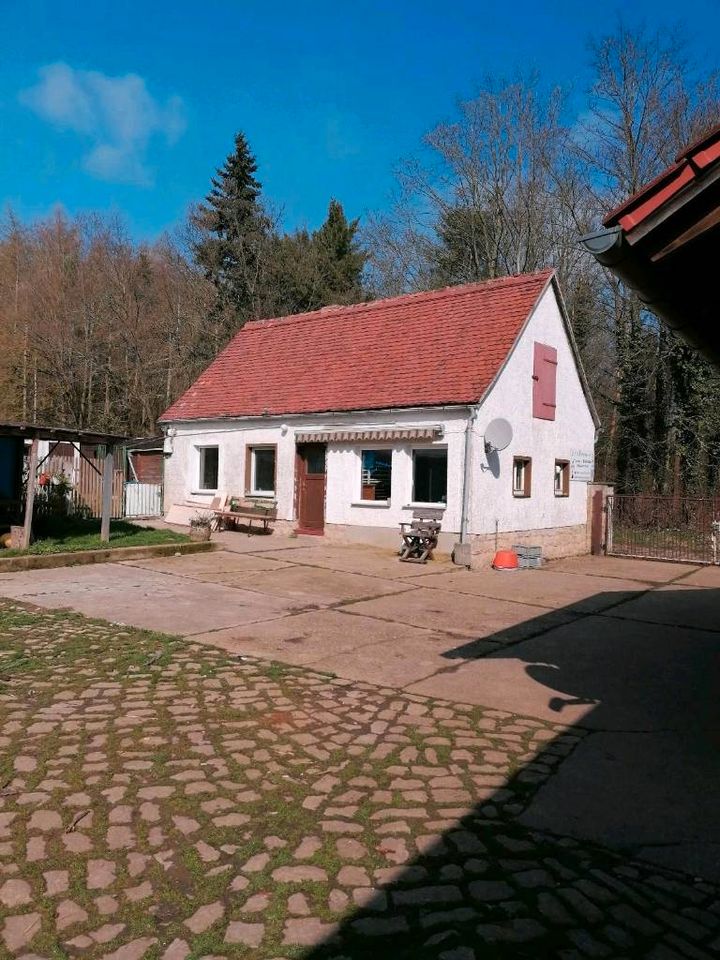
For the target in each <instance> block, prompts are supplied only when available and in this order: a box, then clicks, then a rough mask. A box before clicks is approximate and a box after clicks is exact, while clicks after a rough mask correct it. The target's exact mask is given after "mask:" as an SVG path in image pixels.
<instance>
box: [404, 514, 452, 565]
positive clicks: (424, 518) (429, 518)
mask: <svg viewBox="0 0 720 960" xmlns="http://www.w3.org/2000/svg"><path fill="white" fill-rule="evenodd" d="M444 512H445V511H444V510H442V509H440V508H438V507H418V508H417V509H416V510H415V511H413V515H412V520H410V521H403V522H402V523H401V524H400V536H401V537H402V546H401V547H400V560H402V561H403V563H427V561H428V559H429V558H431V557H432V553H433V550H434V549H435V547H437V544H438V537H439V536H440V527H441V521H442V517H443V513H444Z"/></svg>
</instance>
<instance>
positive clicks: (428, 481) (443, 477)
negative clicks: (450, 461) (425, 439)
mask: <svg viewBox="0 0 720 960" xmlns="http://www.w3.org/2000/svg"><path fill="white" fill-rule="evenodd" d="M446 500H447V450H413V502H414V503H445V502H446Z"/></svg>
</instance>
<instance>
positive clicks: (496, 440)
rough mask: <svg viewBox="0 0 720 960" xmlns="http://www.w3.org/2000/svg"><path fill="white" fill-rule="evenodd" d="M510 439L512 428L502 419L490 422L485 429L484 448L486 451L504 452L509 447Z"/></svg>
mask: <svg viewBox="0 0 720 960" xmlns="http://www.w3.org/2000/svg"><path fill="white" fill-rule="evenodd" d="M512 438H513V432H512V427H511V426H510V424H509V423H508V422H507V420H503V418H502V417H498V418H497V419H496V420H491V421H490V423H489V424H488V425H487V427H485V446H486V447H487V449H488V450H495V451H497V450H504V449H505V447H508V446H509V445H510V443H511V442H512Z"/></svg>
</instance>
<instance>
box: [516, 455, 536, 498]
mask: <svg viewBox="0 0 720 960" xmlns="http://www.w3.org/2000/svg"><path fill="white" fill-rule="evenodd" d="M531 480H532V460H531V459H530V457H513V496H514V497H529V496H530V483H531Z"/></svg>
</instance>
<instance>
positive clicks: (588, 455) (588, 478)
mask: <svg viewBox="0 0 720 960" xmlns="http://www.w3.org/2000/svg"><path fill="white" fill-rule="evenodd" d="M594 477H595V455H594V453H593V452H592V451H587V450H573V451H572V453H571V454H570V479H571V480H578V481H580V482H582V483H592V481H593V479H594Z"/></svg>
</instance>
